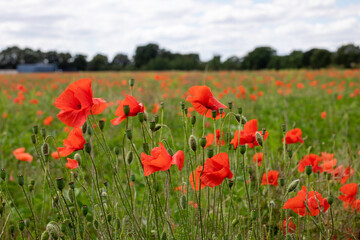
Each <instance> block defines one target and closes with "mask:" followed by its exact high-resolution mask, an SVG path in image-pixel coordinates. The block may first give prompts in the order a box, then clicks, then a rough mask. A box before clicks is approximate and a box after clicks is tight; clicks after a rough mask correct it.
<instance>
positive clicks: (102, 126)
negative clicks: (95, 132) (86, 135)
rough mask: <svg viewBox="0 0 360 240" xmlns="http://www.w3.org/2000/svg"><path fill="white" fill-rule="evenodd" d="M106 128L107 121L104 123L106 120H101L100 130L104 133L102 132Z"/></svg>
mask: <svg viewBox="0 0 360 240" xmlns="http://www.w3.org/2000/svg"><path fill="white" fill-rule="evenodd" d="M104 127H105V121H104V120H100V121H99V128H100V130H101V131H102V130H103V129H104Z"/></svg>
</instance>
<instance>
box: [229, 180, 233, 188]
mask: <svg viewBox="0 0 360 240" xmlns="http://www.w3.org/2000/svg"><path fill="white" fill-rule="evenodd" d="M232 186H234V181H233V180H229V188H232Z"/></svg>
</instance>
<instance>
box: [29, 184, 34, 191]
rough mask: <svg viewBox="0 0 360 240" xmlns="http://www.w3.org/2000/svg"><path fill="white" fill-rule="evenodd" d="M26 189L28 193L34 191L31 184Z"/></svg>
mask: <svg viewBox="0 0 360 240" xmlns="http://www.w3.org/2000/svg"><path fill="white" fill-rule="evenodd" d="M28 189H29V192H32V191H34V186H33V185H31V184H29V185H28Z"/></svg>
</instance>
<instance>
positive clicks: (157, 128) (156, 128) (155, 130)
mask: <svg viewBox="0 0 360 240" xmlns="http://www.w3.org/2000/svg"><path fill="white" fill-rule="evenodd" d="M160 129H161V125H160V124H156V125H155V129H154V132H157V131H159V130H160Z"/></svg>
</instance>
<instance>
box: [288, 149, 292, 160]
mask: <svg viewBox="0 0 360 240" xmlns="http://www.w3.org/2000/svg"><path fill="white" fill-rule="evenodd" d="M287 152H288V156H289V158H292V156H293V151H292V150H291V149H288V150H287Z"/></svg>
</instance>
